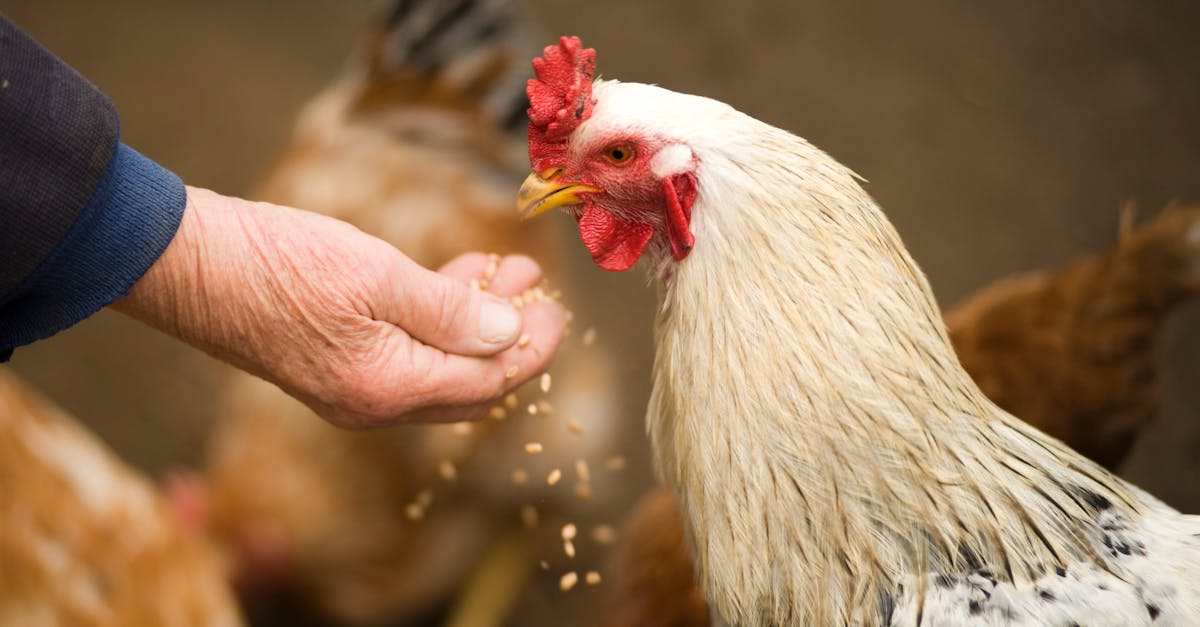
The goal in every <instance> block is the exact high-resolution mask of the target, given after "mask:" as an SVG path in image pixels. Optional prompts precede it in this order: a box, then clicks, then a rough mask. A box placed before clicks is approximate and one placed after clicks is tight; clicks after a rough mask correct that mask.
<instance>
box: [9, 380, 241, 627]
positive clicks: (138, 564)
mask: <svg viewBox="0 0 1200 627" xmlns="http://www.w3.org/2000/svg"><path fill="white" fill-rule="evenodd" d="M0 486H2V489H0V625H2V626H5V627H8V626H12V627H39V626H43V625H44V626H51V625H74V626H79V627H117V626H120V625H178V626H185V625H195V626H197V627H199V626H201V625H207V626H232V625H240V624H241V618H240V616H239V614H238V611H237V607H236V605H235V603H234V600H233V595H232V594H231V591H230V590H229V588H228V585H227V583H226V580H225V569H224V567H223V564H222V562H221V561H220V560H219V559H218V555H217V553H216V552H214V551H213V549H212V547H211V546H209V545H208V544H207V543H205V541H204V540H202V539H201V538H200V537H199V536H198V535H196V534H195V533H193V532H192V531H190V530H188V529H186V528H185V527H184V526H183V525H181V524H180V522H179V521H178V520H176V519H175V518H174V517H173V516H172V515H171V510H170V509H169V508H168V506H167V503H166V502H165V501H164V500H163V499H162V497H161V496H160V495H159V494H158V493H157V492H155V490H154V489H153V487H152V486H151V484H150V483H149V482H148V481H146V480H145V479H144V478H143V477H141V476H139V475H138V474H137V473H135V472H134V471H133V470H132V469H130V468H128V467H126V466H125V465H124V464H122V463H121V462H120V461H119V460H117V459H116V458H115V457H114V456H113V455H112V453H111V452H109V450H108V449H107V448H106V447H105V446H104V445H103V444H102V443H101V442H100V441H98V440H97V439H96V438H95V437H94V436H92V435H91V434H90V433H87V432H86V431H85V430H84V429H83V428H82V427H80V426H79V425H78V424H76V423H75V422H74V421H73V420H72V419H71V418H70V417H68V416H67V415H66V414H64V413H63V412H62V411H61V410H59V409H58V408H57V407H54V406H53V405H51V404H49V403H48V402H46V401H45V400H44V399H42V398H41V397H40V396H39V395H37V394H36V393H35V392H33V391H32V390H31V389H29V388H28V387H27V386H25V384H24V383H22V382H21V381H19V380H18V379H17V377H16V376H14V375H13V374H12V373H11V371H9V370H8V369H7V368H0Z"/></svg>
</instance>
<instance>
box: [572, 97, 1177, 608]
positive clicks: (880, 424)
mask: <svg viewBox="0 0 1200 627" xmlns="http://www.w3.org/2000/svg"><path fill="white" fill-rule="evenodd" d="M594 93H595V96H596V98H597V104H596V107H595V111H594V113H593V116H592V118H591V119H589V120H588V121H586V122H585V123H584V124H583V125H581V126H580V128H579V129H578V130H577V131H576V137H573V138H572V146H573V149H583V147H586V146H588V145H589V142H590V141H591V140H592V139H593V138H599V137H604V136H610V135H611V133H612V132H613V131H614V130H619V131H622V132H629V133H638V132H647V133H652V134H654V135H655V136H657V137H658V138H660V139H665V140H666V141H667V142H668V143H670V144H672V145H674V144H683V145H686V146H688V147H689V148H691V150H692V152H693V154H694V156H695V159H694V162H695V164H696V165H695V172H694V173H695V175H696V177H697V180H698V184H697V188H698V196H697V199H696V202H695V205H694V206H693V209H692V215H693V219H692V230H693V232H694V234H695V237H696V246H695V249H694V250H693V251H692V253H691V255H690V256H689V257H687V258H686V259H684V260H683V261H682V262H679V263H676V262H675V261H673V260H672V259H671V258H670V256H669V254H667V251H666V250H665V249H664V248H663V247H662V246H661V245H655V244H652V245H651V247H650V248H649V249H647V250H648V256H649V258H650V259H649V261H650V265H651V268H652V274H653V275H654V276H655V277H656V278H657V279H658V281H659V287H660V289H659V293H660V309H659V312H658V315H657V320H656V323H655V332H656V333H655V335H656V341H657V353H656V358H655V364H654V374H653V377H654V381H653V384H654V385H653V392H652V396H651V400H650V406H649V411H648V418H647V420H648V431H649V435H650V439H651V444H652V448H653V452H654V456H655V462H656V466H657V468H658V470H659V472H660V474H661V476H662V477H663V479H664V480H665V481H666V482H667V483H669V484H670V485H672V486H673V487H674V488H675V490H676V491H677V492H678V494H679V496H680V499H681V503H682V508H683V511H684V515H685V518H686V519H687V521H688V527H689V532H690V535H691V540H692V543H693V545H694V547H695V553H696V558H697V565H698V569H699V576H700V580H701V585H702V586H703V589H704V590H705V594H706V596H707V598H708V600H709V603H710V604H711V606H712V607H713V609H714V612H715V613H716V614H717V615H718V616H717V617H718V618H719V619H721V620H723V621H724V622H727V623H730V624H736V625H832V624H894V625H915V624H926V625H928V624H954V625H956V624H981V625H984V624H988V625H990V624H1062V625H1067V624H1086V625H1101V624H1111V625H1136V624H1148V623H1150V622H1152V621H1156V622H1155V624H1191V623H1194V622H1195V621H1198V620H1200V592H1198V590H1200V522H1197V519H1195V518H1192V517H1185V516H1182V515H1180V514H1178V513H1177V512H1174V511H1173V510H1171V509H1169V508H1168V507H1166V506H1165V505H1163V504H1161V503H1159V502H1158V501H1157V500H1155V499H1153V498H1152V497H1150V496H1148V495H1146V494H1144V493H1142V492H1140V491H1138V490H1137V489H1136V488H1133V487H1132V486H1129V485H1128V484H1126V483H1125V482H1123V481H1122V480H1121V479H1119V478H1117V477H1115V476H1113V475H1111V474H1110V473H1108V472H1107V471H1105V470H1104V469H1103V468H1101V467H1099V466H1098V465H1096V464H1094V463H1092V462H1090V461H1088V460H1087V459H1085V458H1083V457H1082V456H1080V455H1078V454H1077V453H1075V452H1074V451H1072V450H1070V449H1069V448H1067V447H1066V446H1065V445H1063V444H1062V443H1060V442H1058V441H1057V440H1054V439H1052V438H1050V437H1049V436H1046V435H1044V434H1042V433H1040V432H1038V431H1036V430H1035V429H1032V428H1030V427H1028V426H1026V425H1025V424H1024V423H1022V422H1020V421H1019V420H1017V419H1015V418H1013V417H1012V416H1010V415H1008V414H1007V413H1005V412H1004V411H1002V410H1001V409H999V408H998V407H996V406H995V405H994V404H992V403H991V402H990V401H989V400H988V399H987V398H986V397H985V396H984V395H983V394H982V393H981V392H980V391H979V389H978V388H977V387H976V385H975V384H974V383H973V382H972V381H971V379H970V377H969V376H968V375H967V374H966V372H965V371H964V370H963V369H962V367H961V366H960V365H959V363H958V360H957V358H956V357H955V355H954V352H953V349H952V347H951V345H950V342H949V340H948V338H947V336H946V332H945V328H944V326H943V322H942V318H941V316H940V314H939V312H938V309H937V306H936V302H935V300H934V298H933V294H932V292H931V290H930V287H929V284H928V282H927V280H926V279H925V277H924V275H923V274H922V273H921V271H920V269H919V268H918V267H917V265H916V263H915V262H914V261H913V259H912V258H911V256H910V255H909V254H908V252H907V251H906V250H905V248H904V246H903V244H902V242H901V241H900V238H899V236H898V235H897V233H896V231H895V230H894V228H893V227H892V225H891V224H890V223H889V222H888V220H887V218H886V217H885V216H884V214H883V213H882V212H881V211H880V209H879V208H878V207H877V206H876V205H875V203H874V202H873V201H872V199H871V198H870V197H869V196H868V195H867V193H866V192H865V191H864V190H863V189H862V187H861V186H860V185H859V183H858V181H857V180H856V177H855V175H854V174H853V173H852V172H851V171H849V170H848V169H847V168H845V167H843V166H842V165H840V164H839V163H837V162H836V161H834V160H833V159H832V158H830V157H829V156H828V155H826V154H825V153H823V152H821V151H820V150H818V149H816V148H814V147H813V146H811V145H810V144H808V143H807V142H805V141H804V140H802V139H800V138H798V137H796V136H794V135H791V134H789V133H787V132H784V131H781V130H779V129H776V128H773V127H771V126H768V125H766V124H764V123H761V122H759V121H757V120H754V119H753V118H750V117H748V116H745V115H743V114H741V113H739V112H737V111H735V110H734V109H732V108H730V107H728V106H727V105H724V104H722V103H719V102H716V101H712V100H708V99H704V98H699V97H695V96H688V95H683V94H677V93H673V92H669V91H667V90H663V89H659V88H657V87H652V86H647V85H638V84H627V83H617V82H615V81H597V82H596V84H595V88H594Z"/></svg>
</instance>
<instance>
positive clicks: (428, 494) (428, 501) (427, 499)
mask: <svg viewBox="0 0 1200 627" xmlns="http://www.w3.org/2000/svg"><path fill="white" fill-rule="evenodd" d="M416 503H417V505H419V506H420V507H421V509H429V506H430V505H432V504H433V490H430V489H428V488H427V489H424V490H421V492H420V494H417V501H416Z"/></svg>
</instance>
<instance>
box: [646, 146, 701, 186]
mask: <svg viewBox="0 0 1200 627" xmlns="http://www.w3.org/2000/svg"><path fill="white" fill-rule="evenodd" d="M694 161H695V159H694V157H693V155H692V149H691V148H688V147H687V146H685V145H683V144H671V145H670V146H666V147H664V148H663V149H662V150H659V151H658V153H657V154H655V155H654V158H653V159H651V160H650V171H651V172H654V175H655V176H657V177H659V178H667V177H668V176H673V175H676V174H679V173H681V172H690V171H692V169H693V168H694V165H693V163H694Z"/></svg>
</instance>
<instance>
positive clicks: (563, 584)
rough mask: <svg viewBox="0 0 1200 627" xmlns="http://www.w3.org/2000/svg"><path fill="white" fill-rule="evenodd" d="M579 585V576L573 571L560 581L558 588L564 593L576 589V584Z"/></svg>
mask: <svg viewBox="0 0 1200 627" xmlns="http://www.w3.org/2000/svg"><path fill="white" fill-rule="evenodd" d="M577 583H579V575H578V574H577V573H576V572H575V571H571V572H569V573H567V574H565V575H563V576H562V579H559V580H558V587H559V589H560V590H562V591H563V592H566V591H567V590H570V589H571V588H574V587H575V584H577Z"/></svg>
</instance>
